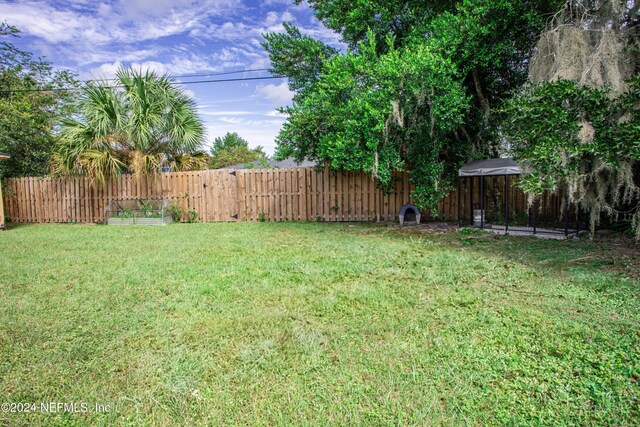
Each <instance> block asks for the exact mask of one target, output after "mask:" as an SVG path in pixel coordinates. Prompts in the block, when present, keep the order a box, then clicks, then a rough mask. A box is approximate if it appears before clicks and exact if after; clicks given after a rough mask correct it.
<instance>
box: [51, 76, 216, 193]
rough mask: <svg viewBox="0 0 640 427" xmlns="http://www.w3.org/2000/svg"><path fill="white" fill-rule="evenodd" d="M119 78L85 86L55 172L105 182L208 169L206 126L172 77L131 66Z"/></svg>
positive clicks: (55, 161)
mask: <svg viewBox="0 0 640 427" xmlns="http://www.w3.org/2000/svg"><path fill="white" fill-rule="evenodd" d="M116 77H117V80H116V82H115V84H113V83H110V84H107V83H98V84H94V83H89V84H87V85H86V86H85V87H84V88H83V91H82V95H81V99H80V114H79V116H78V117H76V118H73V119H71V118H70V119H67V120H65V121H64V122H63V124H62V138H61V141H60V143H59V144H58V146H57V148H56V152H55V154H54V156H53V161H52V163H53V169H54V172H56V173H60V174H65V175H74V174H77V175H86V176H89V177H91V178H92V179H95V180H97V181H99V182H102V181H104V180H105V179H107V178H109V177H113V176H117V175H119V174H121V173H123V172H132V173H133V174H134V176H139V175H141V174H147V173H155V172H160V171H163V170H166V169H169V170H174V171H175V170H182V171H188V170H201V169H204V168H205V167H206V164H207V160H208V157H207V155H206V154H205V153H203V152H201V151H199V150H200V148H201V146H202V142H203V140H204V135H205V132H204V126H203V124H202V122H201V120H200V118H199V117H198V115H197V112H196V108H195V104H194V102H193V101H192V100H191V99H190V98H189V97H188V96H187V95H186V94H185V93H184V92H182V91H181V90H180V89H178V88H176V87H175V86H174V84H173V81H172V79H171V77H170V76H168V75H166V74H165V75H158V74H156V73H154V72H151V71H146V72H144V73H143V72H142V71H135V70H132V69H127V68H123V69H120V70H119V71H118V73H117V74H116Z"/></svg>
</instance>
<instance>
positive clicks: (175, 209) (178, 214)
mask: <svg viewBox="0 0 640 427" xmlns="http://www.w3.org/2000/svg"><path fill="white" fill-rule="evenodd" d="M169 211H170V212H171V216H172V217H173V220H174V221H175V222H180V221H181V220H182V208H181V207H180V205H178V204H177V203H171V205H170V206H169Z"/></svg>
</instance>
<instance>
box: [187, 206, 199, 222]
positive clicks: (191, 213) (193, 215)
mask: <svg viewBox="0 0 640 427" xmlns="http://www.w3.org/2000/svg"><path fill="white" fill-rule="evenodd" d="M187 222H188V223H193V222H198V211H197V210H195V209H193V208H192V209H189V210H188V211H187Z"/></svg>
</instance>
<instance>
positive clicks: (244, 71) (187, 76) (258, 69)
mask: <svg viewBox="0 0 640 427" xmlns="http://www.w3.org/2000/svg"><path fill="white" fill-rule="evenodd" d="M257 71H269V68H253V69H250V70H237V71H226V72H222V73H206V74H178V75H172V76H171V77H176V78H185V79H188V78H192V77H210V76H227V75H231V74H242V73H255V72H257ZM114 80H118V79H117V78H113V79H87V80H80V83H89V82H101V81H102V82H104V81H114Z"/></svg>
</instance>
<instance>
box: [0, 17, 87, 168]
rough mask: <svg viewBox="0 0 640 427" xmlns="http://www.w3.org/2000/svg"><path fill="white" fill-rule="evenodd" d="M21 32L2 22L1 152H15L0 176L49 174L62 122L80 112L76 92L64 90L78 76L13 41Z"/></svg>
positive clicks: (75, 82) (72, 83) (0, 48)
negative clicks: (75, 99)
mask: <svg viewBox="0 0 640 427" xmlns="http://www.w3.org/2000/svg"><path fill="white" fill-rule="evenodd" d="M19 36H20V31H19V30H18V29H17V28H16V27H13V26H11V25H8V24H6V23H0V152H6V153H8V154H10V155H11V158H10V159H9V160H5V161H2V162H0V178H3V177H14V176H41V175H46V174H47V173H48V171H49V159H50V157H51V153H52V150H53V146H54V145H55V142H56V139H57V133H58V129H57V124H58V122H59V121H60V119H61V118H62V117H65V116H67V115H70V114H72V113H73V112H74V111H75V110H74V105H73V100H74V92H73V91H65V90H59V89H61V88H68V87H75V86H77V85H78V82H77V81H76V80H75V78H74V75H73V74H72V73H70V72H68V71H54V69H53V67H52V65H51V64H50V63H49V62H46V61H44V60H42V59H40V58H34V57H33V55H32V54H31V53H30V52H26V51H23V50H20V49H18V48H16V47H15V46H14V45H13V44H12V43H11V42H10V41H8V39H10V38H14V37H19Z"/></svg>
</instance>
